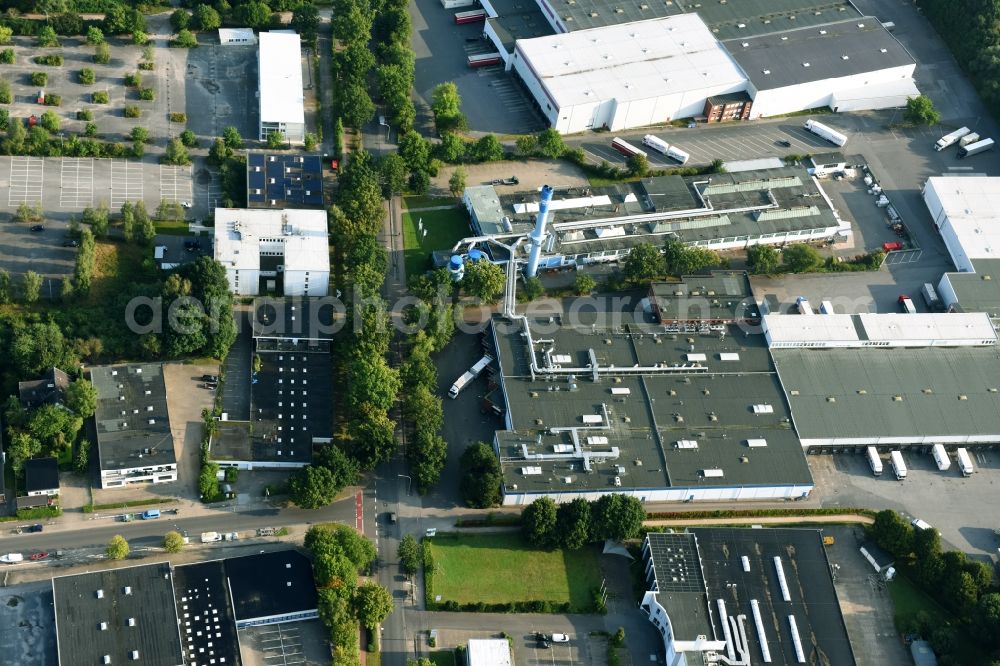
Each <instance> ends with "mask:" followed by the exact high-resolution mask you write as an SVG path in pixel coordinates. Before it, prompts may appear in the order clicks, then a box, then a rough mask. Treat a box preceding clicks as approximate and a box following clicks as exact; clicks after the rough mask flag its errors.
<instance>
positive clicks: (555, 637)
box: [552, 634, 569, 643]
mask: <svg viewBox="0 0 1000 666" xmlns="http://www.w3.org/2000/svg"><path fill="white" fill-rule="evenodd" d="M552 642H553V643H569V636H567V635H566V634H552Z"/></svg>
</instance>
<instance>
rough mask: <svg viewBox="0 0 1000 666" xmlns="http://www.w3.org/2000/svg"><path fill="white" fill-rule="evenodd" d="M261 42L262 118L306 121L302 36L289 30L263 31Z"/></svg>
mask: <svg viewBox="0 0 1000 666" xmlns="http://www.w3.org/2000/svg"><path fill="white" fill-rule="evenodd" d="M258 42H259V46H258V49H259V52H258V65H259V68H260V73H259V83H260V90H259V94H260V120H261V122H265V123H299V124H303V123H305V118H306V113H305V96H304V94H303V91H302V44H301V42H300V40H299V36H298V35H297V34H295V33H288V32H261V33H260V36H259V37H258Z"/></svg>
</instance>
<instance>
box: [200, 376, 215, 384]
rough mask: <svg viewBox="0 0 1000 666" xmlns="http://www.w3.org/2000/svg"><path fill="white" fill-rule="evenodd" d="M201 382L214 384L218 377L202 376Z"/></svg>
mask: <svg viewBox="0 0 1000 666" xmlns="http://www.w3.org/2000/svg"><path fill="white" fill-rule="evenodd" d="M201 381H203V382H211V383H213V384H214V383H216V382H218V381H219V375H202V376H201Z"/></svg>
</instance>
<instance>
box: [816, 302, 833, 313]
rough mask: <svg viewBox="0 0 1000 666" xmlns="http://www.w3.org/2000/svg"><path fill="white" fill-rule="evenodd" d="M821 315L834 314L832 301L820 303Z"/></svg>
mask: <svg viewBox="0 0 1000 666" xmlns="http://www.w3.org/2000/svg"><path fill="white" fill-rule="evenodd" d="M819 313H820V314H833V303H831V302H830V301H820V302H819Z"/></svg>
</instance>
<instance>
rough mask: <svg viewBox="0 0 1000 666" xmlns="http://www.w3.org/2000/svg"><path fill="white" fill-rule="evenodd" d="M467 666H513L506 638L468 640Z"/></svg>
mask: <svg viewBox="0 0 1000 666" xmlns="http://www.w3.org/2000/svg"><path fill="white" fill-rule="evenodd" d="M467 658H468V663H469V666H513V664H514V660H513V659H511V656H510V643H508V642H507V639H506V638H470V639H469V650H468V653H467Z"/></svg>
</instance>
